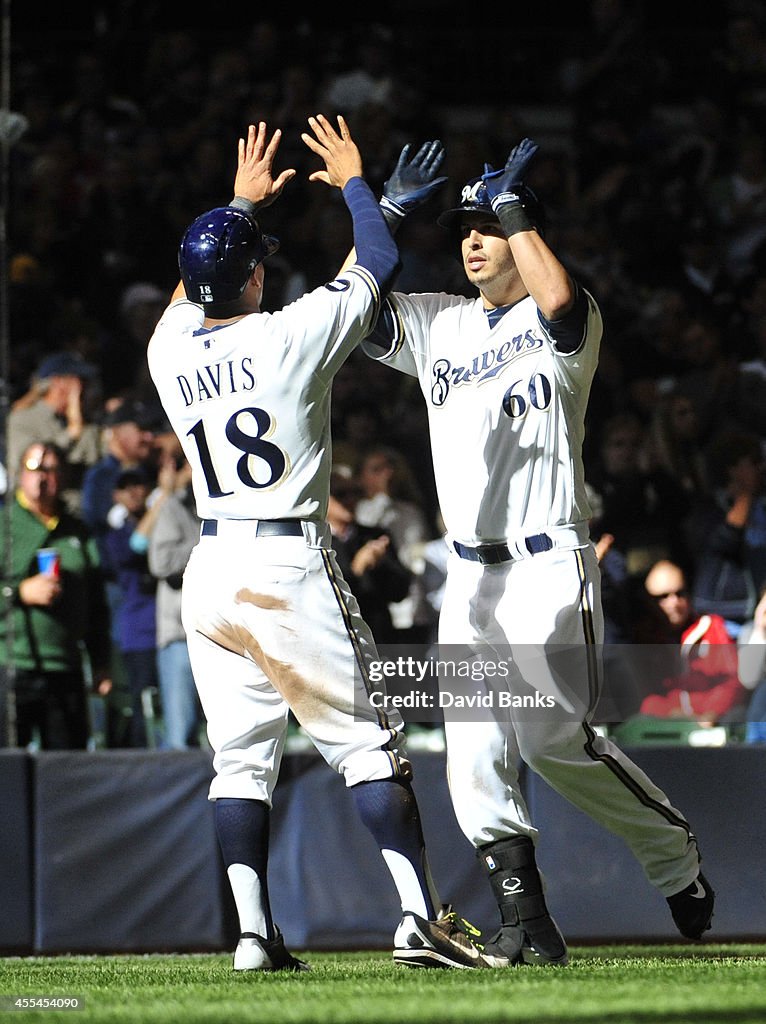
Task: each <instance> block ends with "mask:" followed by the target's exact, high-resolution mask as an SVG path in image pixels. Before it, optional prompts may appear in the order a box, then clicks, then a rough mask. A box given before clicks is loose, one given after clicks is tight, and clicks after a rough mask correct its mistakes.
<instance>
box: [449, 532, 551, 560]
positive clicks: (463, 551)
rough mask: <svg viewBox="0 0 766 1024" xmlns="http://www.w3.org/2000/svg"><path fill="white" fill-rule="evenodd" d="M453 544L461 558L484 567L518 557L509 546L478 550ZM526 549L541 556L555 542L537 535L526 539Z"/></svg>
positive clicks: (485, 545) (456, 542) (497, 545)
mask: <svg viewBox="0 0 766 1024" xmlns="http://www.w3.org/2000/svg"><path fill="white" fill-rule="evenodd" d="M452 544H453V546H454V548H455V551H456V552H457V553H458V554H459V555H460V557H461V558H466V559H468V561H469V562H481V564H482V565H499V564H500V563H501V562H510V561H512V560H513V559H514V558H517V557H518V556H517V555H515V554H513V553H512V551H511V549H510V548H509V547H508V545H507V544H480V545H479V546H478V547H477V548H469V547H467V546H466V545H465V544H461V543H460V541H457V540H455V541H453V542H452ZM524 547H525V548H526V549H527V551H528V552H529V553H530V555H539V554H541V553H542V552H543V551H550V550H551V548H552V547H553V541H552V540H551V538H550V537H549V536H548V534H547V533H535V534H533V535H532V536H531V537H525V538H524Z"/></svg>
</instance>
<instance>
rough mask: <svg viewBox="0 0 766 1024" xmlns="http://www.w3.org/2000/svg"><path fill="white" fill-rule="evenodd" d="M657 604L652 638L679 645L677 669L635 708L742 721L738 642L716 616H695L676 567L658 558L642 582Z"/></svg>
mask: <svg viewBox="0 0 766 1024" xmlns="http://www.w3.org/2000/svg"><path fill="white" fill-rule="evenodd" d="M644 588H645V590H646V594H647V596H648V598H649V601H650V602H651V603H653V604H654V606H655V607H656V609H657V618H656V622H657V631H656V634H655V637H656V642H658V643H661V642H672V641H673V640H675V643H676V644H678V645H679V654H680V661H679V667H678V669H677V670H676V671H675V672H673V673H672V674H670V675H667V676H666V677H665V678H663V679H661V681H659V684H658V685H657V691H656V692H655V693H650V694H648V695H647V696H646V697H644V699H643V701H642V702H641V707H640V713H641V714H643V715H651V716H653V717H655V718H682V719H686V720H690V721H697V722H700V723H704V724H705V725H713V724H716V723H719V722H722V721H723V722H726V721H741V719H742V717H743V715H744V705H745V703H746V702H747V698H748V693H747V690H746V689H745V688H744V686H743V685H742V683H741V682H740V680H739V676H738V674H737V647H736V644H735V642H734V640H733V639H732V637H731V636H730V634H729V633H728V632H727V629H726V623H725V622H724V620H723V619H722V618H721V616H720V615H699V614H698V613H697V612H696V611H695V609H694V607H693V605H692V603H691V601H690V598H689V588H688V584H687V580H686V576H685V574H684V572H683V570H682V569H681V568H680V566H678V565H675V564H673V563H672V562H669V561H666V560H662V561H660V562H657V563H656V564H655V565H653V566H652V568H651V569H650V570H649V572H648V573H647V576H646V580H645V582H644Z"/></svg>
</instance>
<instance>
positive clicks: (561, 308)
mask: <svg viewBox="0 0 766 1024" xmlns="http://www.w3.org/2000/svg"><path fill="white" fill-rule="evenodd" d="M508 244H509V245H510V247H511V252H512V253H513V258H514V261H515V263H516V268H517V270H518V271H519V275H520V276H521V279H522V281H523V282H524V285H525V287H526V289H527V291H528V292H529V294H530V295H531V296H532V298H533V299H534V300H535V304H536V305H537V308H538V309H539V310H540V312H541V313H542V314H543V316H544V317H545V318H546V319H547V320H561V318H562V317H564V316H566V314H567V313H568V312H569V310H570V309H571V308H572V305H573V303H574V300H575V287H574V283H573V281H572V279H571V277H570V276H569V274H568V273H567V271H566V269H565V268H564V266H563V265H562V264H561V263H560V262H559V260H558V259H557V258H556V256H555V255H554V254H553V253H552V252H551V250H550V249H549V248H548V246H547V245H546V243H545V242H544V241H543V239H542V238H541V237H540V235H538V233H537V232H536V231H534V230H532V231H519V232H517V233H516V234H514V235H512V236H511V237H510V238H509V239H508Z"/></svg>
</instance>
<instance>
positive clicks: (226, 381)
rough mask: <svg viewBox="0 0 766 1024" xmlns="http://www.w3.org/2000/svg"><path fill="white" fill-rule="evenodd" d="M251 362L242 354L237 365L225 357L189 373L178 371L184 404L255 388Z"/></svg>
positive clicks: (250, 359)
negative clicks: (219, 361) (221, 360)
mask: <svg viewBox="0 0 766 1024" xmlns="http://www.w3.org/2000/svg"><path fill="white" fill-rule="evenodd" d="M252 363H253V360H252V358H251V357H250V356H244V357H243V358H242V359H241V360H240V362H239V364H238V365H235V363H234V360H233V359H227V360H226V361H225V362H221V363H210V364H209V365H207V366H203V367H202V368H201V369H199V370H195V371H194V372H193V373H190V374H183V373H179V374H178V376H177V377H176V381H177V383H178V387H179V389H180V391H181V398H182V399H183V403H184V405H185V406H186V407H187V408H188V407H189V406H190V405H193V404H194V403H195V402H209V401H211V400H212V399H214V398H221V397H222V396H223V395H234V394H236V393H237V392H239V391H252V390H253V389H254V388H255V374H254V373H253V371H252V370H251V366H252Z"/></svg>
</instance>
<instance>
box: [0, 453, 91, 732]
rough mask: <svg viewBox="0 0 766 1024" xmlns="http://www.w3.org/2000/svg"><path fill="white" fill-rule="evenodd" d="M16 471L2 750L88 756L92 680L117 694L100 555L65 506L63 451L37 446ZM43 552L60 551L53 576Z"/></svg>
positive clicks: (3, 643) (7, 574) (9, 522)
mask: <svg viewBox="0 0 766 1024" xmlns="http://www.w3.org/2000/svg"><path fill="white" fill-rule="evenodd" d="M14 468H15V469H17V473H16V475H17V478H18V489H17V490H16V493H15V495H14V496H13V498H12V499H9V507H8V508H7V510H6V511H7V513H8V514H7V516H5V515H4V516H2V517H0V543H2V546H3V550H4V551H7V550H10V552H11V555H10V563H9V564H7V565H6V566H5V569H4V572H3V576H2V581H1V583H2V586H1V587H0V594H1V595H2V596H1V597H0V605H1V606H2V607H1V609H0V611H1V614H0V698H1V699H0V719H5V718H6V714H5V712H6V706H7V698H8V696H9V690H11V689H12V690H13V696H14V698H15V700H14V704H15V712H16V713H15V725H14V723H13V721H11V722H9V721H7V720H5V721H2V722H0V724H1V725H2V726H3V728H2V735H1V737H0V744H2V745H5V744H6V743H7V742H9V743H10V744H12V745H15V746H19V747H26V746H28V745H29V744H30V743H32V742H34V741H37V742H39V744H40V746H41V748H42V749H44V750H77V749H85V748H86V747H87V744H88V739H89V735H90V720H89V713H88V700H87V693H88V686H89V682H90V684H92V686H93V687H94V688H95V689H96V691H97V692H98V693H100V694H106V693H108V692H109V689H110V688H111V680H110V676H109V653H110V652H109V646H110V644H109V611H108V606H107V603H106V597H105V594H104V583H103V577H102V574H101V571H100V568H99V558H98V551H97V548H96V545H95V543H94V540H93V538H92V536H91V535H90V532H89V531H88V529H87V527H86V526H85V524H84V523H83V522H82V520H81V519H80V518H79V517H77V516H74V515H72V514H71V513H69V512H68V511H67V510H66V508H65V507H64V504H63V501H62V498H61V491H62V488H63V486H64V482H65V473H66V468H67V466H66V460H65V457H64V454H63V452H61V450H60V449H58V448H56V447H55V445H51V444H40V443H38V442H35V443H34V444H31V445H29V446H28V447H27V448H26V449H25V450H24V451H23V452H22V455H21V460H20V463H19V465H18V467H14ZM6 529H9V530H10V537H8V536H7V535H6ZM9 541H10V544H9V543H8V542H9ZM41 549H53V551H54V552H55V555H56V562H55V563H54V565H53V567H52V568H50V569H49V570H44V569H41V567H40V565H39V563H38V553H39V552H40V551H41ZM9 638H12V649H11V650H10V651H9V649H8V641H9ZM83 654H85V655H86V657H87V659H88V673H89V675H90V681H88V680H87V679H86V666H85V663H84V661H83ZM11 664H12V665H13V666H14V669H15V671H14V673H13V675H11V673H10V669H9V666H10V665H11ZM12 733H13V735H11V734H12Z"/></svg>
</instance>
